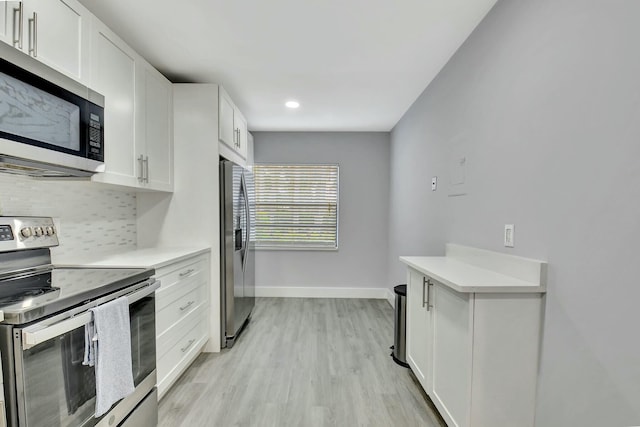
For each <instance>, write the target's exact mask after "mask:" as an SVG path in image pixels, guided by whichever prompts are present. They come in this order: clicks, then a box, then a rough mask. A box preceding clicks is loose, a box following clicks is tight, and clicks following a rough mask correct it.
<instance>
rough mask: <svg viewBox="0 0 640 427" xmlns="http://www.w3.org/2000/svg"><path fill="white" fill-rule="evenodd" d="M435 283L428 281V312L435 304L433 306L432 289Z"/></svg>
mask: <svg viewBox="0 0 640 427" xmlns="http://www.w3.org/2000/svg"><path fill="white" fill-rule="evenodd" d="M432 286H433V283H432V282H431V280H427V311H429V310H430V309H432V308H433V304H431V287H432Z"/></svg>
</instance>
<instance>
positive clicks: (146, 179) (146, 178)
mask: <svg viewBox="0 0 640 427" xmlns="http://www.w3.org/2000/svg"><path fill="white" fill-rule="evenodd" d="M143 162H144V169H143V170H144V177H143V179H144V182H149V156H145V158H144V160H143Z"/></svg>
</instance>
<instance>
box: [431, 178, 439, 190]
mask: <svg viewBox="0 0 640 427" xmlns="http://www.w3.org/2000/svg"><path fill="white" fill-rule="evenodd" d="M436 188H438V177H437V176H434V177H433V178H431V191H436Z"/></svg>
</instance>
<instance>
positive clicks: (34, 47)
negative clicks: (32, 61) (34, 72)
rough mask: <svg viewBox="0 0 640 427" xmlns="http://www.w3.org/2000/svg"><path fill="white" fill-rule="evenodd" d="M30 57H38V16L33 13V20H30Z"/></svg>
mask: <svg viewBox="0 0 640 427" xmlns="http://www.w3.org/2000/svg"><path fill="white" fill-rule="evenodd" d="M29 55H31V56H33V57H34V58H37V57H38V14H37V13H36V12H33V18H29Z"/></svg>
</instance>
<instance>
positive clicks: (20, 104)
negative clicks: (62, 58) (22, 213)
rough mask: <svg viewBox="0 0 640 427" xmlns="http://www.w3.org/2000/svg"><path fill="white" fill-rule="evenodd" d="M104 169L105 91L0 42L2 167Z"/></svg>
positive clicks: (46, 171) (58, 172) (45, 173)
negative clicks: (88, 86)
mask: <svg viewBox="0 0 640 427" xmlns="http://www.w3.org/2000/svg"><path fill="white" fill-rule="evenodd" d="M102 171H104V97H103V96H102V95H100V94H98V93H97V92H94V91H93V90H91V89H89V88H87V87H85V86H83V85H81V84H80V83H78V82H76V81H75V80H73V79H71V78H69V77H67V76H65V75H64V74H62V73H59V72H57V71H55V70H53V69H52V68H50V67H48V66H46V65H44V64H42V63H41V62H39V61H37V60H35V59H34V58H32V57H30V56H29V55H26V54H24V53H22V52H20V51H18V50H17V49H15V48H13V47H12V46H9V45H6V44H4V43H0V172H9V173H17V174H23V175H32V176H40V177H86V176H91V175H92V174H94V173H96V172H102Z"/></svg>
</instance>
